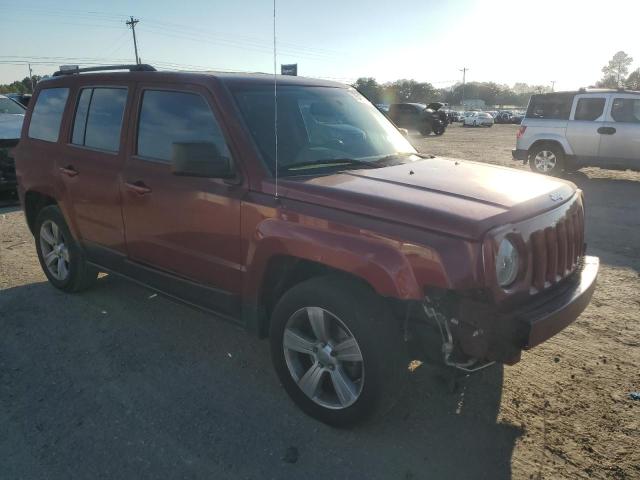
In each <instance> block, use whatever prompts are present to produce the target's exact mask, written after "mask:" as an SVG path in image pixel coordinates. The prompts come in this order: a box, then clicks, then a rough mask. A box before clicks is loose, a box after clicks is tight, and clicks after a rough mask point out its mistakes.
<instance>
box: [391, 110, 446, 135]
mask: <svg viewBox="0 0 640 480" xmlns="http://www.w3.org/2000/svg"><path fill="white" fill-rule="evenodd" d="M429 105H430V106H433V105H434V104H429ZM440 105H441V104H440ZM438 108H439V107H438ZM442 115H444V116H445V119H446V114H445V113H444V112H443V113H442ZM387 116H388V117H389V119H390V120H391V121H392V122H393V123H394V124H395V125H396V126H398V127H402V128H406V129H411V130H418V131H419V132H420V133H421V134H422V135H429V134H430V133H431V132H433V133H435V134H436V135H442V134H443V133H444V130H445V128H446V123H445V122H446V120H443V119H442V118H441V114H440V113H439V112H438V111H436V110H434V109H432V108H429V106H428V105H425V104H424V103H393V104H391V105H389V111H388V112H387Z"/></svg>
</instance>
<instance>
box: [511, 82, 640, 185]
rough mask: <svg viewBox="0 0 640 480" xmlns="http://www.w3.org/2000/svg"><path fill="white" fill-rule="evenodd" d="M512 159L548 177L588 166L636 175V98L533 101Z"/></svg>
mask: <svg viewBox="0 0 640 480" xmlns="http://www.w3.org/2000/svg"><path fill="white" fill-rule="evenodd" d="M512 154H513V158H514V159H516V160H522V161H523V162H525V163H526V162H527V161H528V162H529V166H530V167H531V170H533V171H534V172H538V173H543V174H547V175H555V174H559V173H561V172H562V171H564V170H567V171H571V170H577V169H579V168H581V167H587V166H593V167H600V168H608V169H614V170H625V169H632V170H640V92H634V91H629V90H595V89H588V90H585V89H581V90H579V91H577V92H558V93H547V94H541V95H533V96H532V97H531V99H530V100H529V107H528V108H527V114H526V116H525V118H524V120H523V121H522V124H521V126H520V129H519V130H518V135H517V141H516V148H515V149H514V150H513V152H512Z"/></svg>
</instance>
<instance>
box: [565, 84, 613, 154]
mask: <svg viewBox="0 0 640 480" xmlns="http://www.w3.org/2000/svg"><path fill="white" fill-rule="evenodd" d="M607 100H608V97H607V95H606V94H602V95H594V94H587V95H576V97H575V99H574V101H573V108H572V109H571V116H570V117H569V122H568V124H567V133H566V136H567V141H568V142H569V145H571V149H572V150H573V153H574V155H575V156H576V162H577V163H578V164H579V165H596V166H597V165H598V163H599V160H598V150H599V147H600V138H601V135H600V133H598V131H599V129H600V127H602V126H603V125H604V119H605V109H606V107H607Z"/></svg>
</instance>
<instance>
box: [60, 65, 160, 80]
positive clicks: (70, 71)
mask: <svg viewBox="0 0 640 480" xmlns="http://www.w3.org/2000/svg"><path fill="white" fill-rule="evenodd" d="M111 70H129V71H130V72H155V71H156V69H155V68H153V67H152V66H151V65H148V64H146V63H141V64H133V65H104V66H101V67H85V68H80V67H78V66H77V65H61V66H60V70H58V71H57V72H55V73H54V74H53V76H54V77H60V76H62V75H75V74H79V73H85V72H108V71H111Z"/></svg>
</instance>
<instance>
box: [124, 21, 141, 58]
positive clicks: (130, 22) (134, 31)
mask: <svg viewBox="0 0 640 480" xmlns="http://www.w3.org/2000/svg"><path fill="white" fill-rule="evenodd" d="M139 21H140V20H138V19H137V18H133V17H131V20H128V21H127V22H125V23H126V24H127V25H128V26H130V27H131V31H132V32H133V49H134V50H135V52H136V65H140V57H138V43H137V42H136V23H138V22H139Z"/></svg>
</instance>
